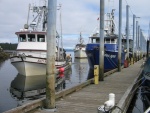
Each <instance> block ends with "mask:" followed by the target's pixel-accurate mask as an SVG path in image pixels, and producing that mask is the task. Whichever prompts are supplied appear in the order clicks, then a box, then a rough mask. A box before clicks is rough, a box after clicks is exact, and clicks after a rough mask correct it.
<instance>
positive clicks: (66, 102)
mask: <svg viewBox="0 0 150 113" xmlns="http://www.w3.org/2000/svg"><path fill="white" fill-rule="evenodd" d="M142 63H143V60H140V61H138V62H136V63H135V64H134V65H130V66H129V68H123V69H122V71H121V72H115V73H113V74H111V76H107V77H105V78H104V81H101V82H100V83H99V84H98V85H95V84H91V85H88V86H87V87H85V88H83V89H81V90H79V91H76V92H74V93H72V94H70V95H68V96H65V97H64V98H61V99H59V100H57V101H56V107H57V111H56V113H97V108H98V107H99V106H100V105H103V104H104V102H105V101H107V100H108V95H109V93H114V94H115V99H116V100H115V103H116V104H117V105H118V104H121V103H124V102H123V101H125V100H126V98H127V96H128V95H131V92H130V90H129V89H130V88H131V85H133V84H134V83H135V82H136V81H135V79H136V78H138V76H139V75H140V72H141V70H142V68H141V65H142ZM118 106H119V107H121V105H118ZM48 112H50V111H46V110H41V109H36V110H35V111H32V113H48Z"/></svg>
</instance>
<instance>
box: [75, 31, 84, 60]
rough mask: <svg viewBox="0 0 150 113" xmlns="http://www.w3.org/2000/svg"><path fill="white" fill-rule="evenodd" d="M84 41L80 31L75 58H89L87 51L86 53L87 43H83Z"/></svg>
mask: <svg viewBox="0 0 150 113" xmlns="http://www.w3.org/2000/svg"><path fill="white" fill-rule="evenodd" d="M83 42H84V40H83V38H82V36H81V33H80V38H79V43H77V44H76V45H75V49H74V57H75V58H87V56H86V53H85V48H86V45H85V44H83Z"/></svg>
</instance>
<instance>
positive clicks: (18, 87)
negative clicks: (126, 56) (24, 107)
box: [10, 67, 72, 100]
mask: <svg viewBox="0 0 150 113" xmlns="http://www.w3.org/2000/svg"><path fill="white" fill-rule="evenodd" d="M71 72H72V69H71V67H70V68H69V69H67V70H66V71H64V73H62V74H60V75H58V76H57V77H56V83H55V89H56V92H58V91H62V90H63V89H65V88H66V85H65V84H66V82H65V81H66V80H68V79H70V77H69V76H70V74H71ZM45 87H46V75H39V76H36V77H35V76H22V75H20V74H17V76H16V77H15V78H14V80H13V81H12V82H11V86H10V93H11V95H12V96H13V97H14V98H15V97H16V98H17V99H18V100H26V99H27V100H28V99H29V100H33V99H37V98H41V97H43V96H45V91H46V90H45Z"/></svg>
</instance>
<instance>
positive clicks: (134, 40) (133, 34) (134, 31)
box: [132, 14, 136, 64]
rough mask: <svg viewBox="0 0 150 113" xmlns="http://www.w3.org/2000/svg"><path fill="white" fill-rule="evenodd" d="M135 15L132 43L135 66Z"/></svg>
mask: <svg viewBox="0 0 150 113" xmlns="http://www.w3.org/2000/svg"><path fill="white" fill-rule="evenodd" d="M135 17H136V16H135V15H134V14H133V43H132V45H133V48H132V49H133V51H132V58H133V64H134V61H135V55H134V53H135V49H134V46H135V44H134V42H135V35H134V34H135Z"/></svg>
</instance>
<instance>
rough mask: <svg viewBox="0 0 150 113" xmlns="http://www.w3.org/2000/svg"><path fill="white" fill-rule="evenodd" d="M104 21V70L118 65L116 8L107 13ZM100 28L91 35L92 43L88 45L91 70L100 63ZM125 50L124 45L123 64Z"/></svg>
mask: <svg viewBox="0 0 150 113" xmlns="http://www.w3.org/2000/svg"><path fill="white" fill-rule="evenodd" d="M106 16H107V19H106V20H105V22H104V25H105V27H104V72H107V71H110V70H112V69H115V68H117V67H118V42H117V41H118V35H117V34H115V22H114V10H112V12H111V13H107V15H106ZM99 36H100V35H99V28H98V27H97V29H96V30H95V32H94V33H92V35H91V36H90V37H89V39H90V41H91V42H90V43H88V44H87V45H86V54H87V58H88V62H89V66H90V70H94V65H99V49H100V47H99V46H100V37H99ZM124 60H125V52H124V48H123V47H122V51H121V65H123V64H124Z"/></svg>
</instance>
